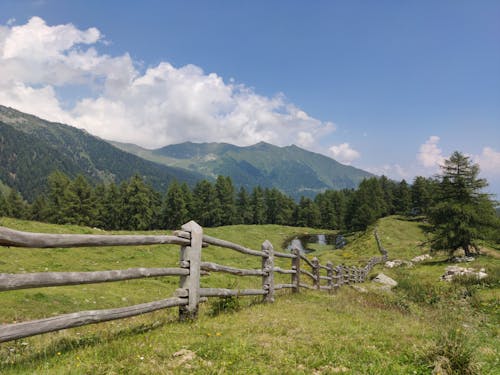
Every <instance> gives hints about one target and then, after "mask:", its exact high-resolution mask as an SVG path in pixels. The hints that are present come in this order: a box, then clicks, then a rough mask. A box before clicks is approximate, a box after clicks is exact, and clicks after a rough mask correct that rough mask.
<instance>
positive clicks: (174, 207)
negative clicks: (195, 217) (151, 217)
mask: <svg viewBox="0 0 500 375" xmlns="http://www.w3.org/2000/svg"><path fill="white" fill-rule="evenodd" d="M188 215H189V212H188V210H187V208H186V202H185V200H184V192H183V191H182V188H181V186H180V185H179V183H178V182H177V181H176V180H174V181H173V182H172V183H171V184H170V185H169V187H168V190H167V193H166V195H165V199H164V201H163V205H162V215H161V225H160V227H161V228H163V229H167V228H168V229H178V228H180V227H181V225H182V224H184V223H186V222H187V221H188V220H189V216H188Z"/></svg>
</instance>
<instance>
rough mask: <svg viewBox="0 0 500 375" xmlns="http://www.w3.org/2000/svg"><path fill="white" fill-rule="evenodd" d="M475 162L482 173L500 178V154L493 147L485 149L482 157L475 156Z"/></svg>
mask: <svg viewBox="0 0 500 375" xmlns="http://www.w3.org/2000/svg"><path fill="white" fill-rule="evenodd" d="M473 160H474V162H476V163H478V164H479V167H480V169H481V172H484V173H485V174H487V175H490V176H496V177H497V178H499V177H500V152H498V151H495V150H494V149H493V148H491V147H484V148H483V151H482V153H481V154H480V155H475V156H473Z"/></svg>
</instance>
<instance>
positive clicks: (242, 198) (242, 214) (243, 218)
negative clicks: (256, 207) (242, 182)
mask: <svg viewBox="0 0 500 375" xmlns="http://www.w3.org/2000/svg"><path fill="white" fill-rule="evenodd" d="M252 222H253V211H252V207H251V202H250V196H249V195H248V192H247V190H246V189H245V188H244V187H243V186H242V187H240V189H239V190H238V194H237V196H236V224H251V223H252Z"/></svg>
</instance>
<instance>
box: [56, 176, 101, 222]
mask: <svg viewBox="0 0 500 375" xmlns="http://www.w3.org/2000/svg"><path fill="white" fill-rule="evenodd" d="M95 202H96V200H95V197H94V192H93V190H92V187H91V186H90V184H89V182H88V181H87V179H86V178H85V177H84V176H82V175H78V176H77V177H76V178H75V179H74V180H73V181H71V183H70V184H69V186H68V188H67V189H66V190H65V191H64V205H63V207H62V211H63V216H64V219H65V222H66V223H68V224H76V225H94V222H95V216H96V214H97V212H96V210H95Z"/></svg>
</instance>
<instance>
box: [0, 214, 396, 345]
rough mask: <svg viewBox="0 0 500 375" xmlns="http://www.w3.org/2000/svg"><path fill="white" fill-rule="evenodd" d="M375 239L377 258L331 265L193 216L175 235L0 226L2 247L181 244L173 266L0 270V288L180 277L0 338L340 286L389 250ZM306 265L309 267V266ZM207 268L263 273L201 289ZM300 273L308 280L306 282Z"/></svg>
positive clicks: (8, 329) (0, 330) (17, 327)
mask: <svg viewBox="0 0 500 375" xmlns="http://www.w3.org/2000/svg"><path fill="white" fill-rule="evenodd" d="M375 238H376V240H377V244H378V247H379V250H380V252H381V254H382V256H381V257H373V258H371V259H370V260H369V261H368V263H367V264H366V266H364V267H362V268H359V267H347V266H343V265H338V266H335V267H334V266H333V264H332V263H331V262H328V263H326V265H322V264H320V263H319V261H318V259H317V258H313V259H312V260H309V259H308V258H307V257H306V256H304V255H302V254H300V252H299V250H298V249H292V252H291V253H281V252H277V251H274V248H273V246H272V244H271V243H270V242H269V241H267V240H266V241H265V242H264V243H263V244H262V247H261V250H252V249H249V248H246V247H244V246H241V245H238V244H235V243H231V242H229V241H225V240H221V239H217V238H213V237H210V236H207V235H204V234H203V229H202V228H201V227H200V226H199V225H198V224H197V223H195V222H194V221H191V222H189V223H187V224H185V225H183V226H182V230H180V231H176V232H174V235H171V236H168V235H160V236H157V235H74V234H45V233H27V232H20V231H15V230H12V229H8V228H4V227H0V246H13V247H30V248H67V247H82V246H125V245H152V244H176V245H180V262H179V267H177V268H129V269H125V270H110V271H95V272H39V273H23V274H5V273H3V274H0V292H2V291H8V290H17V289H27V288H41V287H51V286H64V285H79V284H91V283H103V282H112V281H121V280H130V279H138V278H146V277H158V276H178V277H179V278H180V281H179V288H178V289H177V290H176V292H175V294H174V296H172V297H171V298H167V299H163V300H159V301H154V302H148V303H142V304H139V305H133V306H128V307H120V308H113V309H105V310H90V311H80V312H75V313H71V314H63V315H59V316H54V317H50V318H44V319H38V320H32V321H28V322H22V323H14V324H2V325H0V342H6V341H10V340H16V339H20V338H24V337H28V336H34V335H38V334H42V333H46V332H53V331H58V330H61V329H67V328H72V327H78V326H83V325H87V324H93V323H100V322H105V321H110V320H115V319H121V318H127V317H132V316H136V315H140V314H144V313H148V312H152V311H156V310H160V309H165V308H168V307H175V306H178V307H179V318H180V319H181V320H185V319H195V318H196V316H197V313H198V305H199V303H200V302H204V301H206V300H207V298H209V297H229V296H263V301H264V302H273V301H274V298H275V292H276V291H278V290H282V289H291V290H292V292H294V293H298V292H299V291H300V289H301V288H306V289H317V290H326V291H329V292H332V291H334V290H335V289H337V288H340V287H341V286H342V285H349V284H353V283H359V282H363V281H365V280H366V278H367V276H368V273H369V272H370V271H371V269H372V268H373V266H374V265H376V264H377V263H380V262H383V261H385V260H386V259H387V251H386V250H385V249H384V248H383V247H382V245H381V244H380V240H379V238H378V235H377V233H376V232H375ZM210 245H214V246H219V247H223V248H227V249H231V250H234V251H237V252H240V253H243V254H245V255H248V256H255V257H260V258H261V259H262V267H261V268H260V269H240V268H234V267H229V266H226V265H221V264H216V263H211V262H203V261H202V259H201V254H202V251H201V250H202V248H203V247H208V246H210ZM275 258H289V259H290V260H291V268H290V269H282V268H280V267H277V266H275ZM308 269H309V270H308ZM209 272H225V273H229V274H232V275H238V276H257V277H260V278H261V286H260V288H258V289H224V288H202V287H200V277H201V276H202V275H204V274H208V273H209ZM275 274H284V275H290V283H286V284H278V283H275V277H274V276H275ZM303 277H306V279H309V280H310V281H311V283H306V282H304V281H305V280H303Z"/></svg>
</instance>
